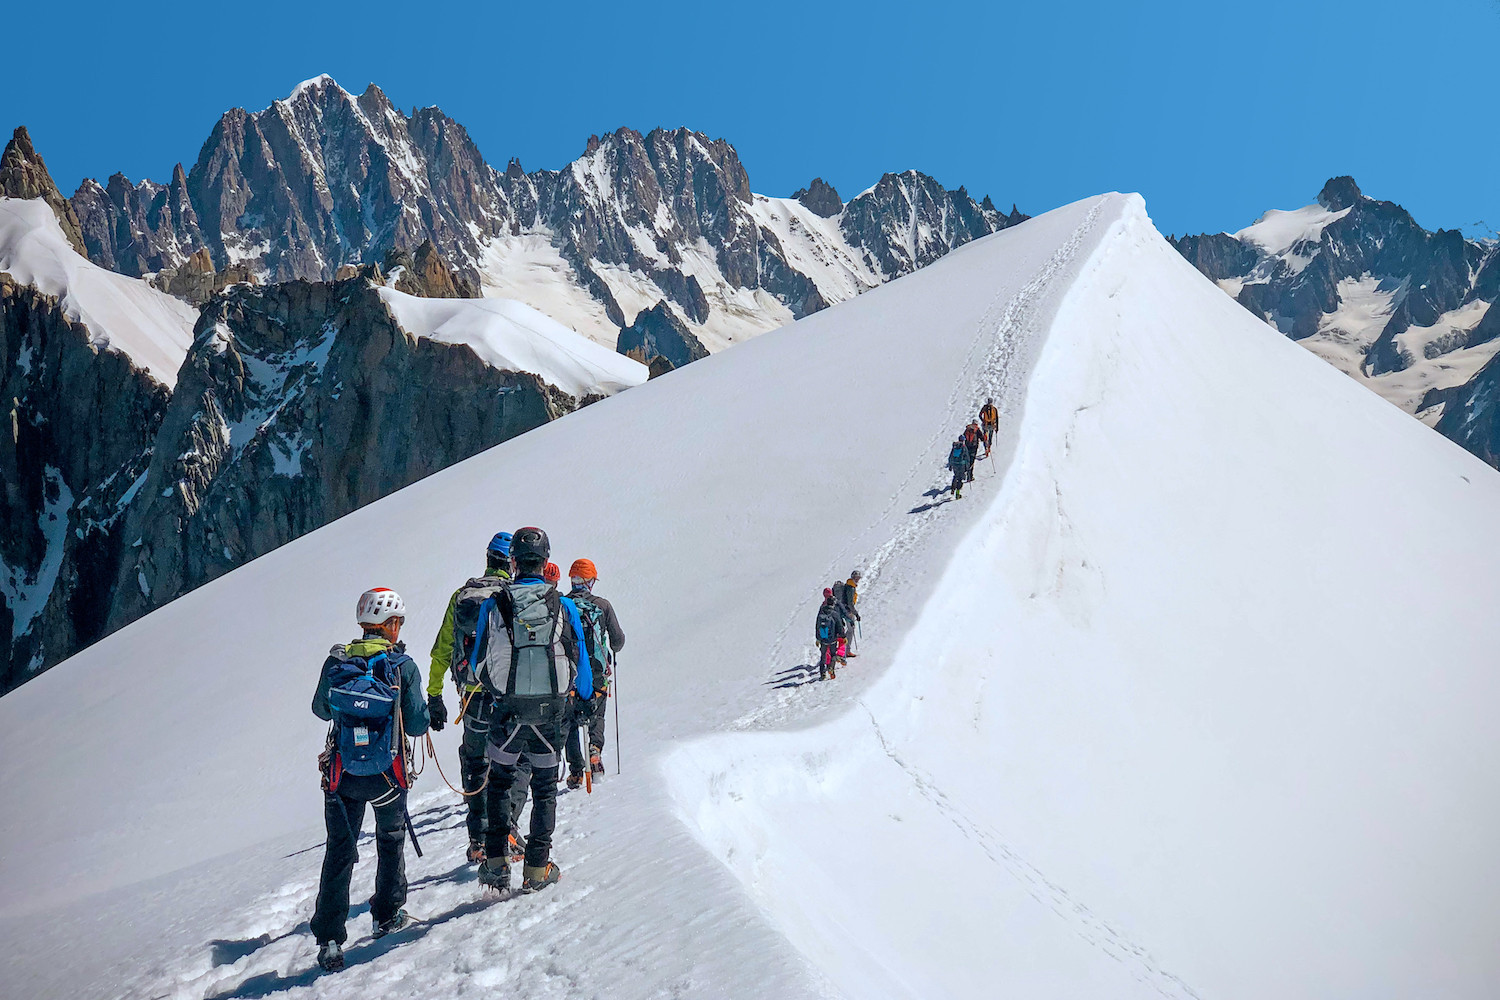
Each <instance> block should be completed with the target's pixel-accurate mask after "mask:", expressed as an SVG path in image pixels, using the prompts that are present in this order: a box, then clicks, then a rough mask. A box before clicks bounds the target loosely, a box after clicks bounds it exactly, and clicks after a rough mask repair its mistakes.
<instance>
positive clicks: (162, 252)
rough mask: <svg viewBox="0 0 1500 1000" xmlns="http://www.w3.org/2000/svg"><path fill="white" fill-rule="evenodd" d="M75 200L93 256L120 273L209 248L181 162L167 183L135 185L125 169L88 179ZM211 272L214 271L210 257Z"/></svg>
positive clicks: (172, 265)
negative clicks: (104, 181) (103, 179)
mask: <svg viewBox="0 0 1500 1000" xmlns="http://www.w3.org/2000/svg"><path fill="white" fill-rule="evenodd" d="M72 205H73V207H74V208H75V209H77V211H78V216H79V220H80V222H81V224H82V226H83V241H84V245H85V246H86V247H87V249H88V256H89V259H91V260H92V261H93V262H94V263H96V264H100V265H102V266H104V267H108V268H111V269H113V270H116V271H119V272H120V273H121V274H128V275H131V276H132V277H141V276H143V275H146V274H151V273H155V272H162V271H167V270H173V269H176V268H178V267H180V266H183V265H185V264H186V262H187V261H188V259H189V258H191V257H192V256H193V255H194V254H196V253H199V252H201V251H203V250H204V248H205V244H204V242H203V233H202V230H201V229H200V227H199V225H198V215H197V212H195V211H194V209H193V205H192V202H191V201H190V200H189V198H188V193H187V175H186V174H184V173H183V171H182V164H180V163H179V164H177V166H176V167H175V168H174V169H173V170H172V182H171V183H170V184H169V185H167V186H166V187H163V186H162V185H160V184H156V183H154V182H152V181H149V180H147V181H141V182H140V183H139V184H133V183H131V181H130V180H129V179H127V178H126V177H125V175H124V174H115V175H114V176H112V177H111V178H110V179H109V183H108V184H107V185H106V186H104V187H100V186H99V184H98V182H96V181H94V180H85V181H84V182H83V184H81V185H80V186H79V188H78V191H77V192H76V193H75V194H74V195H73V199H72ZM199 266H200V267H201V265H199ZM208 271H209V272H210V273H211V272H212V271H213V266H212V261H211V260H210V262H209V267H208ZM247 273H248V272H247Z"/></svg>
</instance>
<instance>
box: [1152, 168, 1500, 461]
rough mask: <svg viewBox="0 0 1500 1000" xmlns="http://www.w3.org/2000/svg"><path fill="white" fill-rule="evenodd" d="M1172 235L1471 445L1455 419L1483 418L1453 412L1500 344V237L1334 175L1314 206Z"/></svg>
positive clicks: (1262, 309) (1340, 358) (1297, 333)
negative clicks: (1233, 226)
mask: <svg viewBox="0 0 1500 1000" xmlns="http://www.w3.org/2000/svg"><path fill="white" fill-rule="evenodd" d="M1173 244H1174V245H1175V246H1176V247H1177V249H1178V251H1179V252H1180V253H1181V254H1182V255H1183V256H1184V257H1186V258H1187V259H1188V260H1189V261H1190V262H1191V263H1192V264H1193V265H1194V266H1195V267H1197V268H1198V270H1200V271H1202V272H1203V273H1204V274H1205V275H1206V276H1208V277H1209V278H1211V279H1213V280H1214V281H1216V282H1218V284H1219V285H1220V286H1221V287H1222V288H1224V289H1225V290H1226V291H1228V292H1229V293H1230V294H1231V295H1233V296H1235V298H1236V299H1237V300H1238V301H1239V302H1240V304H1241V305H1243V306H1245V308H1247V309H1249V310H1250V311H1251V312H1253V313H1255V314H1256V315H1257V316H1259V317H1260V318H1262V319H1264V320H1265V321H1266V322H1268V323H1270V324H1271V325H1272V326H1274V327H1276V328H1277V329H1278V330H1280V331H1281V332H1282V333H1284V334H1286V335H1287V336H1289V337H1292V338H1293V339H1296V340H1298V341H1300V342H1301V343H1302V344H1303V345H1304V346H1306V347H1307V348H1308V349H1309V350H1312V351H1313V352H1314V353H1316V354H1318V355H1319V356H1320V357H1323V358H1324V359H1326V360H1328V361H1329V362H1331V363H1332V364H1334V365H1336V366H1337V367H1339V368H1340V369H1341V370H1343V371H1344V372H1346V373H1347V374H1349V375H1351V376H1353V377H1354V378H1356V379H1358V380H1360V381H1362V382H1365V383H1366V384H1367V385H1369V386H1370V388H1372V389H1374V390H1375V391H1376V392H1378V393H1380V394H1381V395H1383V396H1385V397H1386V398H1387V399H1389V400H1391V402H1393V403H1395V404H1396V405H1398V406H1401V407H1402V408H1403V409H1405V410H1407V411H1408V412H1410V413H1413V414H1415V415H1417V416H1418V417H1420V418H1421V419H1423V420H1424V421H1425V422H1427V423H1429V424H1431V425H1433V426H1436V427H1437V428H1438V430H1440V431H1442V432H1443V433H1445V434H1449V435H1450V436H1454V439H1455V440H1459V441H1460V443H1464V444H1465V446H1466V447H1471V446H1470V445H1469V444H1468V443H1466V442H1467V441H1469V440H1470V438H1468V437H1462V438H1461V437H1460V436H1459V432H1458V430H1457V428H1458V427H1459V426H1460V425H1462V426H1465V427H1471V428H1472V427H1476V426H1477V425H1476V424H1475V423H1474V420H1475V419H1476V418H1474V417H1473V416H1472V413H1470V414H1469V415H1468V416H1466V417H1463V418H1460V417H1458V416H1454V417H1452V418H1451V419H1450V418H1449V415H1448V414H1447V413H1446V412H1445V411H1446V410H1447V409H1451V408H1452V407H1453V406H1455V405H1458V404H1457V403H1456V402H1455V401H1469V400H1479V399H1481V398H1483V397H1484V393H1483V392H1482V391H1481V390H1482V386H1480V385H1475V386H1473V388H1472V390H1470V389H1465V383H1467V382H1468V381H1469V380H1470V379H1471V378H1474V379H1476V380H1478V379H1479V378H1480V377H1481V376H1482V372H1480V369H1481V368H1484V367H1485V366H1486V364H1487V362H1488V361H1489V360H1490V358H1491V357H1492V356H1493V355H1494V354H1495V352H1496V351H1497V350H1500V317H1495V318H1489V317H1490V316H1491V315H1492V314H1493V313H1494V310H1493V309H1492V308H1491V303H1493V302H1494V301H1495V299H1496V297H1497V296H1500V245H1497V244H1495V243H1493V242H1490V243H1483V242H1479V241H1475V240H1467V239H1465V238H1464V237H1463V235H1462V234H1461V233H1459V232H1458V231H1456V230H1438V231H1437V232H1429V231H1427V230H1426V229H1423V228H1422V227H1421V226H1420V225H1418V224H1417V222H1416V220H1414V219H1413V218H1412V217H1411V214H1410V213H1408V212H1407V211H1406V210H1405V209H1404V208H1402V207H1401V206H1400V205H1397V204H1395V203H1393V202H1389V201H1377V200H1375V199H1373V198H1369V197H1366V196H1365V194H1364V193H1363V192H1361V191H1360V189H1359V185H1357V184H1356V183H1355V182H1354V179H1353V178H1351V177H1334V178H1332V179H1330V180H1329V181H1328V182H1327V183H1326V184H1325V185H1323V189H1322V191H1320V192H1319V193H1318V198H1317V201H1316V203H1315V204H1313V205H1309V206H1307V207H1305V208H1301V209H1297V210H1295V211H1290V212H1275V211H1273V212H1267V213H1266V214H1265V215H1264V216H1262V217H1261V219H1260V220H1259V221H1258V222H1256V223H1255V224H1254V225H1252V226H1249V227H1247V228H1246V229H1243V230H1241V231H1239V232H1238V233H1233V234H1229V233H1214V234H1205V235H1201V236H1184V237H1183V238H1182V239H1180V240H1173ZM1476 405H1477V404H1476ZM1474 433H1475V434H1479V432H1478V431H1475V432H1474ZM1482 436H1483V435H1482V434H1479V437H1482ZM1473 440H1477V438H1474V439H1473ZM1471 450H1474V451H1475V453H1476V454H1480V455H1481V457H1484V456H1485V454H1486V452H1485V451H1484V450H1483V448H1482V447H1480V446H1478V445H1474V446H1472V447H1471ZM1489 454H1490V455H1491V457H1487V458H1486V461H1490V462H1491V463H1492V464H1493V462H1494V459H1493V457H1492V456H1493V452H1490V453H1489Z"/></svg>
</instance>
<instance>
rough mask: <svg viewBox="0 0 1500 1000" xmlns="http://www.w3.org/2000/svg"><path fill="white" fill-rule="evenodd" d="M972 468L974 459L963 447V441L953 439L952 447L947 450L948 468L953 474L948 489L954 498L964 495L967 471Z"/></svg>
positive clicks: (967, 476)
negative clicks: (951, 482) (951, 483)
mask: <svg viewBox="0 0 1500 1000" xmlns="http://www.w3.org/2000/svg"><path fill="white" fill-rule="evenodd" d="M973 467H974V457H973V456H972V455H970V454H969V449H968V448H966V447H964V439H963V438H955V439H954V440H953V447H952V448H950V449H948V468H949V469H950V470H952V472H953V485H952V486H950V487H948V488H949V489H950V490H952V491H953V496H954V497H955V498H958V497H962V496H963V495H964V482H965V481H966V480H967V479H968V478H969V470H970V469H972V468H973Z"/></svg>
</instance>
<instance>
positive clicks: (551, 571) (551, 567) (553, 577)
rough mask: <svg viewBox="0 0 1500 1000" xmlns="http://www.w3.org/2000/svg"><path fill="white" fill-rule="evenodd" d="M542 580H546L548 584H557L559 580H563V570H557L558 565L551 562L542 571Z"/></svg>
mask: <svg viewBox="0 0 1500 1000" xmlns="http://www.w3.org/2000/svg"><path fill="white" fill-rule="evenodd" d="M542 579H543V580H546V581H547V582H548V583H556V582H557V581H558V580H561V579H562V570H560V569H558V568H557V563H555V562H549V563H548V564H547V565H546V566H545V567H544V568H543V569H542Z"/></svg>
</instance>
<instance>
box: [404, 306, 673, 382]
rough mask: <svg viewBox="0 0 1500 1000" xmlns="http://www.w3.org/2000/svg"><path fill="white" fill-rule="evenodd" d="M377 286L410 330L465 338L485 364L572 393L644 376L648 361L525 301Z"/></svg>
mask: <svg viewBox="0 0 1500 1000" xmlns="http://www.w3.org/2000/svg"><path fill="white" fill-rule="evenodd" d="M377 291H378V293H379V295H380V297H381V298H382V299H383V300H384V301H385V304H386V306H387V307H389V308H390V310H391V312H392V313H393V314H394V315H395V317H396V322H398V323H400V324H401V327H402V329H404V330H406V332H408V333H410V334H413V335H415V336H418V337H426V338H428V339H429V340H436V341H440V342H442V343H445V344H467V345H468V346H469V347H470V348H471V349H472V350H473V351H474V353H475V354H477V355H479V357H480V360H482V361H484V362H485V363H486V364H489V365H491V366H493V367H495V368H501V369H504V370H506V371H526V372H532V373H534V374H536V375H540V376H541V377H542V378H543V379H544V380H546V381H547V382H550V383H551V384H552V385H555V386H557V387H558V388H559V389H562V390H563V391H564V392H567V393H568V394H570V395H573V396H579V397H582V396H587V395H591V394H595V393H597V394H601V395H612V394H614V393H616V392H619V391H620V390H622V389H628V388H630V387H631V386H633V385H640V384H641V383H642V382H644V381H646V366H645V365H643V364H641V363H640V362H639V361H634V360H632V359H630V358H627V357H625V356H624V355H621V354H616V353H615V352H614V351H612V350H610V349H609V348H606V347H601V346H600V345H598V344H596V343H594V342H592V341H590V340H587V339H585V338H584V337H581V336H579V335H578V334H577V333H574V332H573V331H572V330H570V329H568V328H567V327H565V326H563V325H562V324H561V323H559V322H557V321H556V320H554V319H552V318H551V317H548V316H544V315H542V314H541V313H539V312H537V311H536V310H535V309H533V308H531V307H530V306H528V305H526V304H524V303H521V302H516V301H514V300H511V299H490V298H486V299H428V298H420V297H418V296H415V295H407V294H406V293H405V292H398V291H397V290H396V289H394V288H380V289H378V290H377Z"/></svg>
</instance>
